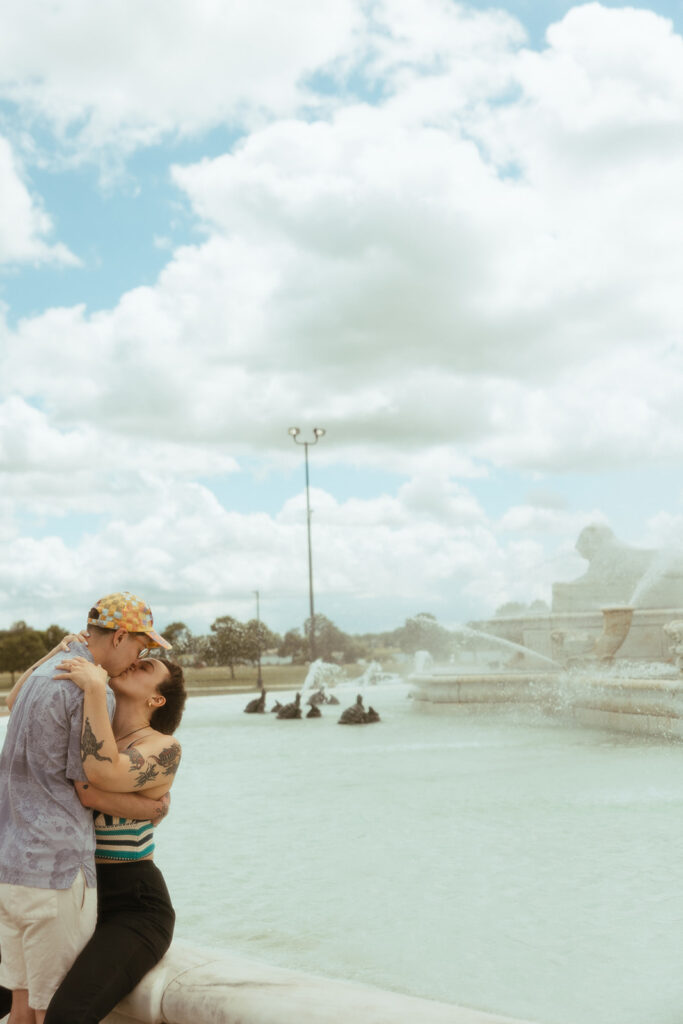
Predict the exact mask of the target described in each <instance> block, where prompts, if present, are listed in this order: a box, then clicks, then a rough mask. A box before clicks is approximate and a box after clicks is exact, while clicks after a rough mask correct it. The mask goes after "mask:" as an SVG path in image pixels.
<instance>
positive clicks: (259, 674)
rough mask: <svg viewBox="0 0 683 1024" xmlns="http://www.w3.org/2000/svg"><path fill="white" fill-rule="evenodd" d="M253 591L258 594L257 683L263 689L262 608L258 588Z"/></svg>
mask: <svg viewBox="0 0 683 1024" xmlns="http://www.w3.org/2000/svg"><path fill="white" fill-rule="evenodd" d="M252 593H253V594H256V649H257V650H258V662H257V675H256V685H257V686H258V688H259V689H260V690H262V689H263V676H262V675H261V608H260V605H259V596H260V595H259V592H258V590H253V591H252Z"/></svg>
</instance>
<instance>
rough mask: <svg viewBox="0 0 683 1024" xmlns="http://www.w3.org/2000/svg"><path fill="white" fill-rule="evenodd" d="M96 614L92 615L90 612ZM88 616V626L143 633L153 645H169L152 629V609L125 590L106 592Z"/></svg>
mask: <svg viewBox="0 0 683 1024" xmlns="http://www.w3.org/2000/svg"><path fill="white" fill-rule="evenodd" d="M93 611H95V612H97V615H92V612H93ZM91 616H92V617H88V625H89V626H101V627H102V629H125V630H126V631H127V632H128V633H145V634H146V635H147V636H148V637H149V639H150V640H151V641H152V643H151V646H153V647H166V648H169V647H171V644H169V642H168V640H164V638H163V636H159V634H158V633H157V632H156V631H155V630H154V620H153V618H152V609H151V608H150V607H149V605H148V604H145V602H144V601H143V600H141V599H140V598H139V597H136V596H135V594H130V593H129V592H128V591H127V590H124V591H122V592H121V593H120V594H107V596H106V597H101V598H100V599H99V601H97V603H96V604H95V605H94V607H93V608H91Z"/></svg>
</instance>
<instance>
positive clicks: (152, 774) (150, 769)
mask: <svg viewBox="0 0 683 1024" xmlns="http://www.w3.org/2000/svg"><path fill="white" fill-rule="evenodd" d="M158 774H159V772H158V771H157V770H156V768H155V766H154V765H153V764H150V763H148V765H147V767H146V768H145V770H144V771H142V772H140V774H139V775H138V777H137V779H136V780H135V788H136V789H139V788H140V786H144V785H145V783H147V782H151V781H152V779H156V777H157V775H158Z"/></svg>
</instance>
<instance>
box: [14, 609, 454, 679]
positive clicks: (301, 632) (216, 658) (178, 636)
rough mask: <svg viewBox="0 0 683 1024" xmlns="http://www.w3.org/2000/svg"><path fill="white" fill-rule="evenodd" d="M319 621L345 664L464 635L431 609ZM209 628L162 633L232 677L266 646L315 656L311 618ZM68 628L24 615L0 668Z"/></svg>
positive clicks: (442, 653) (35, 654) (443, 648)
mask: <svg viewBox="0 0 683 1024" xmlns="http://www.w3.org/2000/svg"><path fill="white" fill-rule="evenodd" d="M314 627H315V628H314V643H315V656H316V657H317V658H322V659H323V661H336V662H340V663H343V664H353V663H354V662H356V661H358V660H359V659H361V658H370V657H373V655H374V654H375V652H376V651H377V650H378V649H387V648H388V649H394V650H399V651H401V652H403V653H404V654H408V655H410V654H414V653H415V651H420V650H426V651H429V652H430V654H432V655H433V656H434V657H435V658H436V659H437V660H441V659H445V658H447V657H448V655H449V654H450V653H451V652H452V651H453V650H454V649H455V647H457V646H462V639H458V638H457V637H456V634H455V633H453V632H451V631H450V630H448V629H446V627H445V626H442V625H440V624H439V623H438V622H437V620H436V618H435V617H434V616H433V615H431V614H430V613H428V612H420V613H419V614H417V615H415V616H413V617H412V618H409V619H406V621H405V623H404V624H403V625H402V626H399V627H398V628H397V629H394V630H390V631H386V632H381V633H364V634H349V633H345V632H343V630H341V629H339V627H338V626H336V625H335V624H334V622H332V621H331V620H330V619H328V618H327V617H326V616H325V615H316V616H315V619H314ZM209 630H210V631H209V633H207V634H205V635H195V634H193V633H192V631H191V630H190V629H189V628H188V627H187V626H186V624H185V623H184V622H171V623H169V625H168V626H166V628H165V629H162V630H161V634H162V636H164V637H166V639H167V640H169V641H170V643H172V644H173V656H175V657H180V659H181V660H182V661H184V662H185V663H186V664H190V665H192V664H194V665H217V666H225V667H227V668H229V669H230V674H231V677H232V678H234V676H235V667H236V666H237V665H245V664H251V665H255V664H257V662H258V661H259V659H260V658H262V657H263V655H264V653H265V652H266V651H268V652H273V651H274V652H275V653H276V654H277V655H278V656H279V657H281V658H291V659H292V660H293V661H294V662H298V663H301V664H303V663H304V662H306V661H308V660H309V656H310V637H311V620H310V619H306V621H305V622H304V623H303V625H302V626H301V628H295V629H289V630H287V632H286V633H285V634H284V636H281V635H280V634H278V633H275V632H273V631H272V630H271V629H269V628H268V626H267V625H266V624H265V623H264V622H262V621H259V620H257V619H250V620H249V621H248V622H240V621H239V620H238V619H236V618H234V617H233V616H232V615H221V616H219V617H218V618H217V619H215V620H214V621H213V622H212V623H211V626H210V627H209ZM67 632H68V630H66V629H63V628H62V627H61V626H57V625H52V626H48V628H47V629H45V630H39V629H33V627H31V626H28V625H27V624H26V623H25V622H23V621H20V622H15V623H14V624H13V625H12V626H10V628H9V629H5V630H0V672H9V673H10V674H11V677H12V682H14V678H15V674H16V673H17V672H23V671H24V669H25V668H27V667H28V666H29V665H32V664H33V662H34V661H38V659H39V658H42V657H43V655H44V654H47V652H48V651H49V650H51V648H52V647H54V646H55V644H57V643H59V641H60V640H61V639H62V637H63V636H64V634H65V633H67Z"/></svg>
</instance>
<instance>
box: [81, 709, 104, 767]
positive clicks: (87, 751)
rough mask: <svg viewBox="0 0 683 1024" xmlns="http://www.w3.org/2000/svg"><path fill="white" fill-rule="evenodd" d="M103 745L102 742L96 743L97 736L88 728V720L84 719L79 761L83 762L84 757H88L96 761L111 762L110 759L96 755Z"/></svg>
mask: <svg viewBox="0 0 683 1024" xmlns="http://www.w3.org/2000/svg"><path fill="white" fill-rule="evenodd" d="M103 745H104V740H102V742H101V743H98V742H97V736H95V733H94V732H93V731H92V728H91V726H90V719H89V718H86V720H85V725H84V727H83V735H82V736H81V761H85V759H86V757H90V756H91V757H94V758H95V760H96V761H111V758H110V757H101V756H100V754H99V753H98V751H99V749H100V747H102V746H103Z"/></svg>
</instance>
